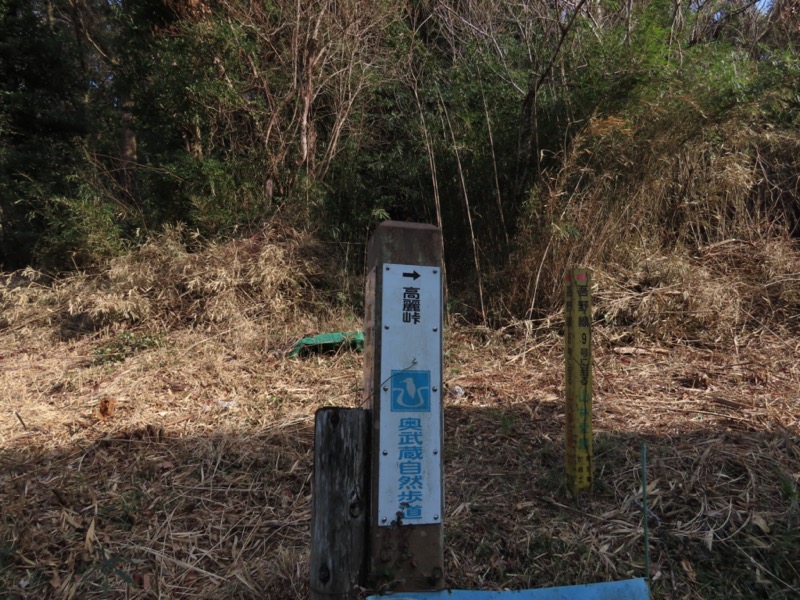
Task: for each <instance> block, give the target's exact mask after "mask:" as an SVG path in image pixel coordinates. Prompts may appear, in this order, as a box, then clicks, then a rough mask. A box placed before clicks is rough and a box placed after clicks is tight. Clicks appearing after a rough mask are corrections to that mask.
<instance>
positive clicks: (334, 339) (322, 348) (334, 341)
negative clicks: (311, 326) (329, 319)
mask: <svg viewBox="0 0 800 600" xmlns="http://www.w3.org/2000/svg"><path fill="white" fill-rule="evenodd" d="M340 348H345V349H347V350H356V351H357V352H363V351H364V332H363V331H347V332H344V331H339V332H337V333H320V334H319V335H311V336H308V337H304V338H301V339H299V340H298V341H297V343H296V344H295V345H294V346H292V349H291V350H290V351H289V358H300V357H302V356H307V355H309V354H311V353H317V354H323V353H327V352H336V351H337V350H339V349H340Z"/></svg>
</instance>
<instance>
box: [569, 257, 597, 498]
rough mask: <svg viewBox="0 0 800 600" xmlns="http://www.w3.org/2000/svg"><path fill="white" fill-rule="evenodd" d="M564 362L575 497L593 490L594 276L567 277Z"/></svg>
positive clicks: (575, 274)
mask: <svg viewBox="0 0 800 600" xmlns="http://www.w3.org/2000/svg"><path fill="white" fill-rule="evenodd" d="M564 287H565V298H564V300H565V301H564V362H565V371H566V372H565V379H566V381H565V385H564V388H565V397H566V398H565V399H566V426H565V429H566V431H565V436H564V437H565V444H566V471H567V485H568V487H569V489H570V491H571V492H572V493H573V494H579V493H580V492H583V491H586V490H589V489H591V487H592V471H593V467H592V331H591V321H592V301H591V273H590V272H589V271H588V270H587V269H571V270H570V271H568V272H567V274H566V275H565V276H564Z"/></svg>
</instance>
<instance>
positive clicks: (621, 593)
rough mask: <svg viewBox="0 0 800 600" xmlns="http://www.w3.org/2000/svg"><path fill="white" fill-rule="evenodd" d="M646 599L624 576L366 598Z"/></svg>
mask: <svg viewBox="0 0 800 600" xmlns="http://www.w3.org/2000/svg"><path fill="white" fill-rule="evenodd" d="M381 599H383V600H649V599H650V592H649V590H648V589H647V582H646V581H645V580H644V579H626V580H625V581H610V582H607V583H589V584H587V585H568V586H563V587H553V588H543V589H540V590H517V591H511V592H470V591H465V590H441V591H438V592H396V593H394V594H386V595H385V596H370V597H369V598H367V600H381Z"/></svg>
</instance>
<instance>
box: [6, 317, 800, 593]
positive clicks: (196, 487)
mask: <svg viewBox="0 0 800 600" xmlns="http://www.w3.org/2000/svg"><path fill="white" fill-rule="evenodd" d="M451 321H453V322H451V323H450V324H449V326H448V328H447V330H446V334H445V371H444V373H445V388H446V389H447V390H448V394H447V395H446V405H445V413H444V414H445V429H446V432H445V477H446V513H445V520H444V523H445V558H446V565H445V579H446V581H447V584H448V585H449V586H452V587H457V588H462V589H486V590H492V589H525V588H534V587H545V586H552V585H566V584H576V583H588V582H593V581H608V580H615V579H625V578H631V577H642V576H645V574H646V573H645V548H644V539H643V535H644V520H643V511H642V505H641V496H642V490H641V479H642V469H641V460H640V457H641V449H642V445H643V443H646V444H647V453H648V462H647V478H648V486H647V496H648V508H649V512H650V518H649V522H648V530H649V538H650V557H651V558H650V560H651V564H650V576H651V578H652V594H653V597H654V598H658V599H679V598H681V599H701V598H703V599H706V598H720V599H721V598H796V597H800V534H798V522H799V521H800V506H798V497H799V495H798V486H800V394H798V391H800V385H799V384H800V362H799V361H798V356H800V339H797V338H792V337H786V336H783V335H778V334H773V333H770V332H769V331H768V330H764V331H763V332H762V333H760V334H759V335H758V336H756V335H753V336H749V337H748V338H746V339H743V340H740V342H741V343H739V342H737V343H736V344H731V345H730V347H725V348H719V347H717V348H710V349H705V348H703V347H702V346H698V345H688V344H679V343H675V344H666V343H663V342H659V343H657V342H650V343H638V344H633V343H631V342H628V343H622V342H621V341H620V340H622V339H628V338H626V337H624V336H620V335H619V331H616V330H614V329H613V328H611V327H605V326H603V327H598V328H596V329H595V331H594V379H595V389H594V450H595V459H594V469H595V486H594V489H593V491H592V493H591V494H587V495H584V496H581V497H579V498H577V499H576V498H572V497H570V495H569V494H568V493H567V490H566V488H565V485H564V477H563V460H564V449H563V441H562V440H563V425H564V401H563V388H562V381H563V371H564V367H563V356H562V343H561V339H560V334H559V327H558V324H557V323H554V324H550V325H549V326H538V325H537V327H533V328H529V329H526V328H525V327H523V326H520V327H509V328H506V329H504V330H500V331H492V330H488V329H484V328H475V327H470V326H465V325H459V324H457V323H455V322H454V321H455V319H452V320H451ZM359 327H360V324H359V323H358V322H357V321H354V320H353V319H352V318H350V319H346V318H342V319H339V320H338V321H337V320H335V319H334V320H333V321H330V320H329V321H327V322H325V323H312V322H308V321H305V322H304V321H302V320H301V321H298V322H294V323H292V324H287V323H283V324H282V325H281V326H277V325H276V324H275V323H266V324H259V322H258V320H257V319H242V320H240V321H237V322H235V324H234V325H233V326H231V327H228V328H225V327H223V326H220V327H217V328H209V329H208V330H205V331H203V330H201V329H199V328H198V327H195V326H191V327H183V328H181V327H171V328H168V329H165V330H164V331H163V332H158V331H153V330H152V329H151V330H148V331H147V332H146V333H145V332H144V330H141V331H140V330H135V329H130V330H128V329H119V328H117V329H113V328H109V329H105V330H101V331H95V332H92V333H90V334H79V335H67V334H65V331H64V329H63V323H61V325H59V322H58V321H57V320H51V321H50V322H46V321H42V320H41V319H40V320H38V321H27V322H26V321H24V320H22V321H17V322H15V323H14V324H7V326H6V327H4V328H3V329H2V330H0V398H1V400H0V595H2V596H3V597H4V598H64V599H67V598H165V599H167V598H274V599H282V598H286V599H289V598H292V599H293V598H306V597H308V556H309V544H310V534H309V522H310V507H311V488H310V482H311V474H312V446H313V415H314V412H315V410H316V409H317V408H319V407H322V406H330V405H336V406H358V405H359V404H360V403H361V397H362V388H363V382H362V355H361V354H358V353H354V352H340V353H338V354H335V355H329V356H317V355H312V356H310V357H308V358H304V359H301V360H291V359H289V358H287V356H286V353H287V350H288V349H289V348H290V347H291V344H292V343H293V342H294V341H295V340H296V339H297V338H298V337H300V336H302V335H304V334H307V333H309V332H313V331H325V330H327V331H337V330H353V329H357V328H359ZM615 340H616V341H615Z"/></svg>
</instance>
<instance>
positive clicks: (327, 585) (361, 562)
mask: <svg viewBox="0 0 800 600" xmlns="http://www.w3.org/2000/svg"><path fill="white" fill-rule="evenodd" d="M369 428H370V421H369V413H368V412H367V411H366V410H363V409H358V408H322V409H320V410H318V411H317V415H316V419H315V424H314V479H313V484H312V490H313V498H312V512H311V540H312V542H311V600H355V598H356V597H357V588H358V586H363V585H364V582H365V581H364V580H365V575H366V558H367V553H366V550H367V518H368V509H369V495H370V489H369V483H368V480H369V477H368V475H369Z"/></svg>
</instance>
